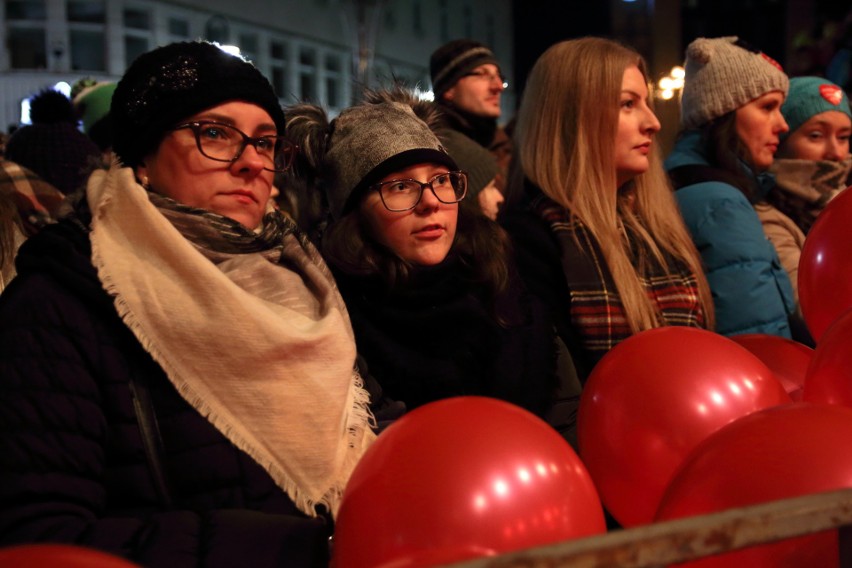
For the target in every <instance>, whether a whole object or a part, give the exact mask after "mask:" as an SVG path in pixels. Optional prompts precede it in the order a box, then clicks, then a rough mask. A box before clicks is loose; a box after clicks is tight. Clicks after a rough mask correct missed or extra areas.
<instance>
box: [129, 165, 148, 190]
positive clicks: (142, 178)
mask: <svg viewBox="0 0 852 568" xmlns="http://www.w3.org/2000/svg"><path fill="white" fill-rule="evenodd" d="M133 173H134V174H135V175H136V180H137V181H138V182H139V183H140V184H141V185H142V187H144V188H145V189H148V188H149V187H150V185H151V184H150V183H149V181H148V166H146V165H145V164H144V163H142V164H139V165H138V166H136V169H135V170H134V172H133Z"/></svg>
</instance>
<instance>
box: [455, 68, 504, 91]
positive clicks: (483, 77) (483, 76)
mask: <svg viewBox="0 0 852 568" xmlns="http://www.w3.org/2000/svg"><path fill="white" fill-rule="evenodd" d="M462 77H475V78H476V79H477V80H479V81H487V82H488V84H489V85H490V84H491V83H493V82H494V79H499V80H500V84H501V85H503V88H504V89H507V88H508V87H509V83H508V81H506V76H505V75H503V74H502V73H496V74H495V73H489V72H488V71H483V70H481V69H480V70H478V71H470V72H469V73H465V74H464V75H462Z"/></svg>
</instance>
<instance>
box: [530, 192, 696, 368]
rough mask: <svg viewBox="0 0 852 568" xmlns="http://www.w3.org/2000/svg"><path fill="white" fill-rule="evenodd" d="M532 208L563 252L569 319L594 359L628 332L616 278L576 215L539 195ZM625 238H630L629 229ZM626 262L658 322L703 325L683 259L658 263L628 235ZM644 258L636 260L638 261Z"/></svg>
mask: <svg viewBox="0 0 852 568" xmlns="http://www.w3.org/2000/svg"><path fill="white" fill-rule="evenodd" d="M531 208H532V211H534V212H535V213H536V215H538V216H539V217H540V218H541V219H543V220H544V221H545V222H546V223H547V224H548V225H549V226H550V229H551V231H553V234H554V236H555V237H556V240H557V242H558V243H559V247H560V250H561V255H562V270H563V272H564V273H565V279H566V282H567V283H568V292H569V294H570V318H571V323H572V325H573V326H574V327H575V329H576V330H577V331H578V332H579V336H580V338H581V341H582V343H583V347H584V348H585V349H586V350H587V351H588V352H589V354H590V355H591V356H592V359H593V360H594V361H595V362H597V361H598V360H599V359H600V358H601V357H603V355H604V354H606V352H608V351H609V350H610V349H612V348H613V347H614V346H615V345H616V344H617V343H619V342H620V341H623V340H624V339H627V338H628V337H630V336H631V335H632V331H631V330H630V326H629V324H628V322H627V317H626V315H625V311H624V305H623V304H622V302H621V297H620V296H619V293H618V289H617V288H616V286H615V281H614V280H613V278H612V274H611V273H610V271H609V268H608V266H607V264H606V260H605V259H604V257H603V252H602V251H601V249H600V246H599V245H598V243H597V241H596V239H595V237H594V236H593V235H592V234H591V232H589V230H588V228H587V227H586V225H585V224H584V223H583V222H582V221H580V219H579V218H578V217H577V216H576V215H572V214H571V212H570V211H569V210H568V209H566V208H564V207H563V206H561V205H559V204H558V203H556V202H555V201H553V200H551V199H550V198H548V197H547V196H545V195H544V194H539V195H538V196H536V197H535V198H534V199H533V201H532V203H531ZM627 231H628V238H629V237H630V229H629V228H628V229H627ZM629 242H630V243H631V260H632V263H633V266H634V267H636V268H637V271H638V275H639V280H640V282H641V283H642V286H643V287H644V288H645V291H646V292H647V294H648V297H649V298H650V299H651V301H652V302H653V303H654V305H655V306H656V307H657V310H658V314H659V317H660V319H661V321H662V322H663V325H686V326H690V327H705V326H706V323H705V318H704V312H703V310H702V309H701V304H700V301H699V295H698V282H697V279H696V276H695V274H694V273H693V272H692V271H691V270H690V269H689V267H688V266H687V265H686V264H685V263H684V262H682V261H680V260H678V259H676V258H674V257H672V256H671V255H668V254H666V253H664V256H665V260H666V265H665V266H661V265H659V263H657V262H655V261H654V260H653V256H652V255H651V254H643V250H642V248H641V240H640V239H638V238H629ZM642 258H644V259H647V261H646V262H640V261H639V259H642Z"/></svg>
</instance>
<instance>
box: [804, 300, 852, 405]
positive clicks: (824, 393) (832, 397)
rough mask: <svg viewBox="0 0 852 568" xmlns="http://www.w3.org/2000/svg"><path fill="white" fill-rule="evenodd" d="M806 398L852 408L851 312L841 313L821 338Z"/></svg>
mask: <svg viewBox="0 0 852 568" xmlns="http://www.w3.org/2000/svg"><path fill="white" fill-rule="evenodd" d="M803 398H804V400H806V401H810V402H823V403H827V404H840V405H843V406H848V407H850V408H852V310H847V311H845V312H844V313H843V314H841V315H840V316H839V317H838V318H837V319H836V320H835V321H834V322H833V323H832V324H831V325H830V326H829V328H828V329H827V330H826V332H825V333H824V334H823V336H822V337H821V338H820V340H819V343H818V344H817V347H816V349H815V350H814V356H813V358H812V359H811V364H810V366H809V367H808V373H807V375H806V377H805V388H804V395H803Z"/></svg>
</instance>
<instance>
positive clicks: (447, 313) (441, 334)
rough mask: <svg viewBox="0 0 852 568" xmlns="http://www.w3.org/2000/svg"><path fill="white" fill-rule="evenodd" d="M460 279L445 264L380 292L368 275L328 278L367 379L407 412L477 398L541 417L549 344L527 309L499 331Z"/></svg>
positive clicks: (457, 270)
mask: <svg viewBox="0 0 852 568" xmlns="http://www.w3.org/2000/svg"><path fill="white" fill-rule="evenodd" d="M464 274H465V270H464V268H463V267H462V266H461V263H460V262H458V261H455V260H452V259H448V260H446V261H445V262H444V263H442V264H440V265H438V266H434V267H428V268H418V269H416V270H415V271H414V273H413V274H412V277H411V279H410V280H408V281H407V282H406V283H405V284H404V285H402V286H398V287H397V288H396V289H394V290H388V289H387V288H386V286H385V285H384V284H383V282H382V281H381V279H380V278H378V277H376V276H354V275H346V274H342V273H340V272H337V273H335V278H336V280H337V282H338V286H339V287H340V291H341V293H342V295H343V297H344V299H345V300H346V305H347V308H348V309H349V315H350V319H351V321H352V327H353V329H354V330H355V339H356V343H357V345H358V352H359V355H361V356H363V358H364V359H365V360H366V364H367V368H368V372H369V374H370V376H371V377H372V378H373V379H375V380H377V381H378V383H379V384H380V385H381V388H382V390H383V392H384V395H385V396H386V397H388V398H390V399H393V400H398V401H402V402H404V403H405V405H406V407H407V408H408V409H413V408H416V407H418V406H421V405H423V404H426V403H428V402H432V401H435V400H439V399H443V398H447V397H451V396H462V395H481V396H494V397H497V398H501V399H504V400H508V401H509V402H513V403H515V404H518V405H520V406H524V407H526V408H528V409H529V410H532V411H534V412H538V413H542V412H543V411H544V410H545V409H546V405H547V404H548V403H549V402H550V397H551V394H552V392H551V390H552V386H553V385H552V382H551V381H552V379H553V375H552V368H551V367H550V366H549V365H551V364H552V359H551V358H550V356H551V355H552V343H550V344H549V343H548V341H547V340H546V339H544V340H543V339H542V337H541V331H542V330H545V329H546V328H545V327H542V326H539V325H535V326H533V325H532V324H531V323H530V320H531V319H533V317H532V316H530V315H529V314H530V307H529V306H524V309H525V311H526V312H527V314H528V321H527V322H525V324H524V325H517V326H512V327H509V328H504V327H501V326H500V325H499V324H498V323H497V322H496V320H495V319H494V317H492V315H491V313H490V312H489V310H488V308H487V307H486V302H485V300H484V294H483V293H482V292H481V290H479V289H478V287H477V286H476V285H475V284H474V283H473V282H471V281H470V280H468V279H466V278H465V275H464ZM539 316H540V314H538V313H536V314H535V317H536V318H537V317H539ZM535 321H536V324H540V323H541V321H540V320H538V319H536V320H535ZM531 328H532V329H535V330H538V331H539V334H538V335H537V334H536V333H535V332H531ZM551 339H552V338H551Z"/></svg>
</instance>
